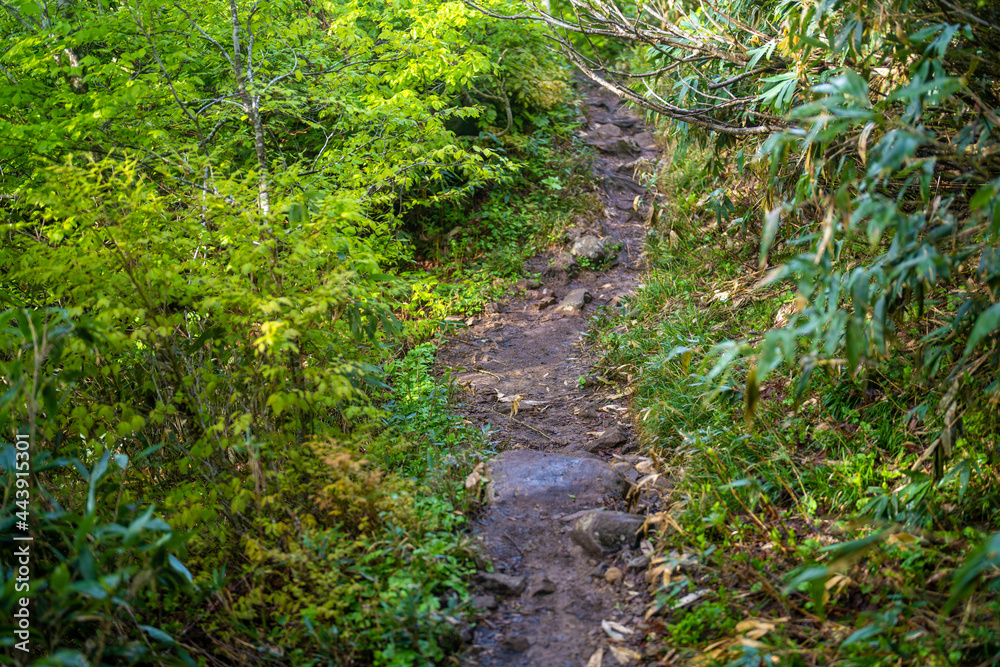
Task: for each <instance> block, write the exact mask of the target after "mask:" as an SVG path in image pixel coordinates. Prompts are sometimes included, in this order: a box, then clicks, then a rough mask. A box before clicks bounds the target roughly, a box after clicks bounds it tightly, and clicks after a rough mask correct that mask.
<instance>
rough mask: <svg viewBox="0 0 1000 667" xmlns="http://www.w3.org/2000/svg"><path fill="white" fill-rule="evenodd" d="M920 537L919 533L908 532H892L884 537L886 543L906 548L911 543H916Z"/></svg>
mask: <svg viewBox="0 0 1000 667" xmlns="http://www.w3.org/2000/svg"><path fill="white" fill-rule="evenodd" d="M921 539H923V538H921V537H920V536H919V535H911V534H910V533H893V534H892V535H890V536H889V537H887V538H886V539H885V543H886V544H896V545H899V546H900V547H902V548H904V549H905V548H906V547H908V546H910V545H911V544H916V543H917V542H919V541H920V540H921Z"/></svg>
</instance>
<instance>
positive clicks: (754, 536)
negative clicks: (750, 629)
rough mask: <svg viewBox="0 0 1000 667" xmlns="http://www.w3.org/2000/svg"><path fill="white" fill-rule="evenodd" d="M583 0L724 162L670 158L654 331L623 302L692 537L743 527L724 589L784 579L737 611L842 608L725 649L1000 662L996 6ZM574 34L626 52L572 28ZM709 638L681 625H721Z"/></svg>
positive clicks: (647, 300)
mask: <svg viewBox="0 0 1000 667" xmlns="http://www.w3.org/2000/svg"><path fill="white" fill-rule="evenodd" d="M557 7H559V6H557ZM560 16H561V17H562V18H561V20H555V19H554V18H550V19H549V21H548V23H549V25H550V26H551V28H552V30H553V31H554V32H556V33H558V34H562V35H566V37H565V39H564V45H565V47H566V49H567V51H568V52H569V54H570V55H571V57H573V58H575V59H576V60H577V61H580V62H582V64H583V65H584V66H585V67H588V68H589V69H590V70H591V72H592V73H593V75H594V76H595V77H596V78H600V79H602V80H603V81H604V82H605V83H606V84H608V85H610V86H612V87H614V88H616V89H618V90H619V91H620V92H621V93H622V94H623V95H625V96H630V97H631V99H633V101H634V102H635V103H636V104H637V105H638V106H644V107H646V108H647V109H649V110H651V111H653V112H656V113H658V114H660V116H661V118H663V119H664V120H665V124H664V127H665V130H666V131H667V132H668V133H669V134H670V135H671V136H672V137H673V138H674V139H675V146H676V147H677V151H678V153H679V154H680V155H683V154H684V151H685V150H687V151H696V150H697V151H705V153H704V155H705V157H706V159H705V163H707V165H708V168H707V169H706V170H705V171H704V173H692V171H691V170H690V169H686V168H685V167H684V166H683V164H684V160H685V159H687V158H682V159H681V160H678V161H677V163H675V165H674V166H672V167H671V168H670V169H668V170H666V171H665V172H663V173H660V174H658V175H657V178H658V185H659V187H660V190H661V192H660V194H661V195H663V197H662V199H663V200H664V202H663V203H662V204H658V208H657V210H656V211H655V215H656V220H657V229H656V234H655V235H654V236H653V237H652V240H651V249H650V255H651V256H652V257H654V258H656V268H655V270H654V274H653V276H652V277H651V279H650V281H649V285H648V286H647V288H646V290H645V291H644V292H643V294H642V295H640V296H639V297H638V299H637V301H636V302H635V303H634V305H633V308H632V309H631V311H630V312H629V313H628V318H631V319H633V320H635V321H636V324H635V325H634V327H633V326H631V325H630V324H629V322H630V319H612V320H611V322H610V324H611V325H616V326H618V328H612V329H610V331H611V332H615V333H612V334H608V335H606V338H605V339H604V341H603V342H604V344H605V345H606V346H607V347H608V362H607V363H608V366H609V367H621V366H624V367H626V368H628V367H629V366H630V365H634V366H635V371H630V372H636V373H638V375H639V376H640V380H639V382H640V389H639V392H638V395H639V396H640V402H641V404H640V406H639V408H640V409H641V410H642V411H643V413H642V414H643V415H644V421H643V428H644V431H645V433H646V435H647V437H648V438H649V440H650V443H651V445H652V447H653V451H655V452H657V453H658V454H660V455H662V456H664V457H667V460H668V461H669V462H670V463H671V464H672V466H676V468H672V470H675V471H676V473H677V474H678V476H680V478H681V479H680V484H679V485H678V489H677V491H676V494H677V498H678V500H680V498H686V499H687V500H686V501H684V502H686V503H687V507H686V510H685V511H684V512H679V516H678V518H677V519H676V521H679V522H680V523H679V524H678V525H682V526H683V527H684V528H685V529H686V530H688V531H690V532H689V533H688V534H687V535H686V536H685V537H684V538H683V541H684V544H685V545H686V546H688V547H689V548H691V547H693V548H696V549H699V550H701V551H702V552H703V553H705V554H706V557H708V556H707V554H709V553H711V552H712V549H714V548H716V547H722V548H721V549H720V550H719V551H718V552H715V554H714V555H712V556H711V557H710V558H709V560H711V561H712V562H713V563H715V564H718V565H719V566H720V569H721V571H722V572H721V573H720V575H719V579H716V580H715V581H713V582H712V584H713V585H714V586H719V585H722V586H724V587H733V588H743V587H746V586H748V584H747V583H746V582H747V581H748V580H749V581H750V582H751V583H753V584H754V588H753V589H751V590H750V591H749V592H748V591H744V593H746V594H747V595H758V594H760V595H763V596H766V597H765V601H764V602H761V603H760V604H759V605H757V606H756V608H755V606H753V605H746V604H743V603H741V602H739V598H737V597H729V598H727V597H726V593H725V591H723V592H722V593H720V596H721V597H722V598H723V599H722V600H721V602H723V603H724V606H725V607H728V609H729V610H730V613H731V614H733V616H734V618H737V619H738V618H740V617H741V616H743V617H747V616H750V617H753V616H756V615H757V614H760V615H761V616H762V617H763V618H765V619H766V618H768V617H770V618H771V619H772V620H773V619H776V618H778V617H781V618H784V619H785V620H783V621H781V622H778V621H775V623H774V624H773V627H772V630H773V628H775V627H778V626H781V625H782V623H785V622H787V618H786V617H787V616H789V615H791V616H792V617H795V618H800V619H802V618H806V619H809V621H808V622H810V623H814V624H817V627H819V628H820V629H821V631H820V632H818V633H816V634H815V635H814V636H813V637H805V636H802V635H799V634H796V631H795V630H794V629H793V628H792V626H789V627H788V628H785V629H783V630H782V631H781V632H780V635H781V636H780V637H771V638H769V640H767V641H765V642H764V643H763V644H762V643H761V642H756V643H754V642H753V641H749V640H747V638H746V637H743V641H742V643H741V642H738V641H736V639H733V641H732V642H730V643H728V644H727V643H726V642H725V641H723V642H722V643H721V644H717V645H712V646H713V647H714V648H713V649H712V650H711V651H709V652H708V653H709V654H710V655H707V658H709V659H711V660H717V661H721V662H730V661H732V662H731V664H770V663H767V662H766V660H769V658H766V657H765V656H766V655H767V654H768V652H769V651H773V655H774V656H776V657H778V658H780V660H781V663H782V664H785V663H786V662H789V661H790V662H791V663H792V664H798V663H797V662H796V661H797V660H800V659H801V660H804V662H805V663H807V664H809V663H810V662H812V664H832V663H838V664H914V665H916V664H920V665H924V664H979V663H981V662H983V661H984V660H986V661H987V663H988V662H989V660H988V659H992V660H995V655H996V651H997V645H996V639H995V638H996V632H997V628H996V625H995V622H994V621H993V620H991V619H994V618H995V614H996V605H997V602H996V597H995V591H996V579H995V575H994V573H995V569H996V567H997V565H998V563H1000V561H998V560H997V559H998V552H997V551H996V541H997V538H996V535H994V536H992V537H986V534H988V533H990V532H993V531H996V530H997V529H998V528H1000V524H998V523H997V520H996V516H995V511H994V510H995V507H996V503H997V501H998V499H1000V488H998V486H997V476H996V473H997V464H998V459H997V450H996V442H997V437H998V423H997V420H996V415H997V411H996V406H997V401H998V399H1000V393H998V391H1000V384H998V383H997V372H998V370H1000V345H998V342H1000V303H998V296H1000V291H998V287H1000V283H998V282H997V281H998V276H1000V175H998V174H1000V162H998V161H997V153H996V151H997V146H998V145H1000V116H998V113H997V108H998V107H1000V88H998V76H1000V70H998V69H997V63H1000V20H998V18H1000V16H998V14H997V11H996V7H995V6H994V4H993V3H984V2H978V3H977V2H975V1H971V0H970V1H957V2H921V1H919V0H916V1H915V0H888V1H884V2H883V1H871V2H866V1H863V0H857V1H854V0H829V1H825V2H824V1H821V2H805V1H798V0H785V1H782V2H772V3H764V4H760V3H746V2H740V1H738V0H734V1H731V2H722V3H701V2H698V3H689V2H670V3H654V4H651V5H643V6H642V10H641V11H639V12H638V13H636V12H635V8H634V7H632V8H630V7H619V6H618V5H616V4H614V3H604V2H599V1H596V0H594V1H592V2H588V3H584V4H581V5H578V6H576V7H575V9H574V11H572V12H570V11H568V10H567V11H566V12H563V13H562V14H560ZM560 23H561V24H562V25H560ZM573 31H576V32H578V33H579V32H582V33H592V34H598V35H601V36H603V37H605V38H607V39H610V40H612V41H613V42H614V43H615V48H614V49H610V50H608V51H607V52H606V53H601V52H600V51H599V50H598V51H596V52H595V51H594V50H592V49H590V48H589V46H588V49H583V48H575V47H574V44H579V43H580V42H579V40H578V39H576V38H574V37H573V35H572V33H573ZM574 39H576V41H574ZM623 44H624V45H625V47H626V48H625V49H624V50H623V49H622V45H623ZM585 58H589V62H588V61H585V60H584V59H585ZM706 257H707V258H711V259H710V260H708V259H706ZM706 262H710V263H711V264H712V270H713V274H712V278H711V280H710V281H705V280H701V279H699V278H697V277H696V275H697V273H698V272H699V270H700V267H701V266H703V265H704V264H705V263H706ZM776 315H777V316H778V317H777V318H776ZM623 330H624V331H623ZM709 400H714V402H713V403H708V402H707V401H709ZM849 517H850V518H855V519H860V522H859V523H855V524H851V525H843V524H841V525H837V524H835V523H834V522H833V521H831V519H837V518H849ZM733 522H738V523H741V524H743V525H742V526H741V527H736V526H734V525H733ZM854 538H856V539H854ZM834 540H838V541H839V540H846V541H845V542H844V544H842V545H840V546H826V547H824V548H821V547H823V545H824V544H829V542H831V541H834ZM977 544H981V545H982V546H977ZM748 577H749V579H748ZM782 577H784V582H781V581H780V578H782ZM845 577H846V578H845ZM694 585H696V584H695V583H692V582H691V581H690V580H689V581H688V582H687V583H684V584H682V585H676V584H675V585H674V586H673V588H672V589H671V590H669V591H665V593H668V595H667V598H666V599H665V600H664V607H665V608H666V607H667V604H668V602H669V599H672V598H673V596H674V595H680V594H682V593H684V592H686V591H685V587H686V586H694ZM698 585H701V586H704V585H709V582H707V581H701V582H698ZM783 588H784V589H785V593H786V594H787V597H782V596H780V595H778V592H779V591H780V590H781V589H783ZM977 589H978V592H977ZM806 594H808V595H806ZM838 596H839V600H838V599H837V598H838ZM970 596H972V597H970ZM708 608H712V609H715V610H716V611H717V609H718V607H717V606H712V605H709V607H706V609H708ZM762 612H763V613H762ZM692 613H694V612H692ZM713 613H714V612H713ZM827 613H829V617H827V616H826V615H827ZM930 617H934V618H935V619H936V620H935V621H933V629H927V628H928V626H927V625H925V623H931V622H930V621H928V620H927V619H928V618H930ZM972 619H977V620H975V621H973V620H972ZM675 620H676V619H675ZM704 620H705V622H706V623H707V622H708V620H709V619H708V618H707V617H706V619H704ZM695 625H697V624H695ZM713 625H715V624H714V623H713ZM718 626H719V628H726V627H727V626H726V624H725V623H719V624H718ZM854 630H856V631H857V632H854ZM766 632H771V630H767V631H766ZM737 634H738V633H737ZM773 634H778V633H773ZM709 635H711V636H708V635H706V636H698V637H684V638H678V637H676V636H675V637H674V638H673V639H674V640H675V641H676V642H677V644H678V645H679V646H683V647H686V648H691V647H699V648H703V647H704V646H705V645H706V644H710V643H711V641H712V640H713V639H716V640H721V639H724V638H725V630H723V629H719V630H718V632H717V633H715V634H714V635H713V634H712V633H709ZM949 635H950V638H948V639H944V637H946V636H949ZM803 652H804V653H805V654H806V655H809V656H811V657H807V658H802V657H801V655H802V654H803ZM737 654H738V656H737ZM761 661H765V662H761ZM984 664H986V663H984Z"/></svg>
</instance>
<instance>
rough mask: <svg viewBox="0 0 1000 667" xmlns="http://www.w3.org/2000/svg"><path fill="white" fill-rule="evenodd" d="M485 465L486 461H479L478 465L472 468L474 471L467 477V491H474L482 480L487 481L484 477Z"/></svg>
mask: <svg viewBox="0 0 1000 667" xmlns="http://www.w3.org/2000/svg"><path fill="white" fill-rule="evenodd" d="M485 465H486V464H484V463H479V464H478V465H476V467H475V468H473V469H472V472H470V473H469V476H468V477H466V478H465V490H466V491H472V490H473V489H475V488H476V487H477V486H479V483H480V482H483V481H486V478H485V477H483V475H482V472H483V467H484V466H485Z"/></svg>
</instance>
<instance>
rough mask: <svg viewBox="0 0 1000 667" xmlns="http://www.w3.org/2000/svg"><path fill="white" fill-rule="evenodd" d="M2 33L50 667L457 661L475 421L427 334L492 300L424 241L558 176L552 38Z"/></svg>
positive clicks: (15, 305)
mask: <svg viewBox="0 0 1000 667" xmlns="http://www.w3.org/2000/svg"><path fill="white" fill-rule="evenodd" d="M0 35H2V38H0V43H2V44H3V46H2V51H0V136H3V141H2V142H0V165H2V168H0V211H2V214H3V220H2V228H0V234H2V242H0V276H2V278H0V300H2V302H3V305H4V307H5V308H6V309H7V310H5V311H4V314H3V316H2V317H0V369H2V373H0V374H2V377H3V379H4V388H3V391H2V392H0V393H2V396H0V408H2V411H0V432H2V434H3V435H2V440H3V441H4V442H7V443H11V442H13V439H14V436H15V434H16V433H28V434H30V436H31V441H32V465H33V470H32V477H31V479H32V495H31V497H32V500H31V504H30V507H29V514H30V517H31V521H30V523H31V533H32V535H33V536H34V539H35V541H34V543H33V544H34V547H33V549H34V550H33V559H34V560H33V563H32V567H33V572H32V591H31V597H32V600H33V614H34V616H33V623H32V627H31V631H32V637H31V644H32V646H33V648H34V651H33V653H32V654H31V655H30V656H28V657H27V660H28V661H29V662H30V661H31V660H36V661H39V662H38V664H53V663H55V664H84V663H85V662H86V663H88V664H93V665H98V664H142V663H144V664H165V663H172V664H181V663H186V664H194V663H201V664H243V663H259V662H278V663H284V664H296V665H300V664H335V665H349V664H356V663H357V664H371V663H373V662H374V663H376V664H400V665H403V664H406V665H409V664H431V663H434V662H438V661H440V660H441V659H443V657H444V656H445V654H446V652H447V651H448V650H450V649H451V648H452V647H454V646H455V645H456V643H457V632H458V630H457V627H458V621H457V620H456V619H457V618H459V617H460V616H461V615H462V614H463V613H464V609H465V608H464V606H463V605H464V600H465V598H466V597H467V594H466V591H465V585H464V583H463V577H464V575H465V573H466V571H467V568H468V567H469V562H470V560H469V559H470V552H469V551H468V550H467V549H466V547H465V545H464V543H463V538H462V537H461V535H460V534H459V532H458V530H457V528H458V527H460V525H461V524H462V523H463V521H464V515H463V507H464V502H465V501H464V500H463V496H462V493H461V491H462V489H461V486H460V485H459V484H458V482H457V481H456V480H458V479H464V476H463V474H467V472H468V470H469V469H470V468H471V466H472V465H474V464H475V461H469V460H468V457H470V456H473V454H471V453H464V454H463V453H462V452H460V451H458V448H457V445H458V443H459V442H463V441H470V440H472V441H474V440H475V438H476V437H477V435H476V433H473V432H468V431H467V430H466V429H465V427H463V426H462V425H461V424H459V423H457V422H456V421H455V420H454V419H453V418H451V417H449V416H448V415H447V410H446V395H447V387H446V386H444V385H441V384H439V383H438V382H437V381H435V380H433V379H432V378H430V376H429V375H428V364H429V361H430V359H431V358H432V356H433V351H432V350H431V349H429V348H426V347H417V348H414V349H412V350H410V351H409V353H407V349H409V347H410V346H411V345H412V343H413V342H414V339H415V338H416V337H417V336H418V335H422V334H423V333H426V330H427V327H426V326H424V325H423V324H422V323H421V318H423V317H425V316H426V315H428V314H429V315H432V316H435V317H440V316H442V315H444V314H447V313H448V312H449V309H454V308H459V307H462V308H470V307H475V306H476V305H477V301H476V299H475V297H473V298H471V299H468V300H465V301H463V302H462V303H456V302H455V300H454V299H453V296H454V294H453V291H452V292H449V291H448V290H446V289H444V288H442V287H441V286H440V285H438V284H437V281H436V280H435V279H433V278H432V277H430V276H426V275H422V274H419V273H416V272H413V271H412V262H413V259H414V244H413V243H412V242H411V239H412V238H413V237H414V236H419V234H420V233H422V230H423V229H431V230H433V231H435V232H439V231H441V230H440V225H439V224H438V223H437V218H439V217H444V216H446V215H448V213H447V211H448V210H450V209H449V207H454V206H457V205H459V203H462V202H465V203H469V202H471V201H472V197H473V195H474V194H475V193H476V192H478V191H479V190H477V188H483V187H486V186H490V187H494V186H495V185H496V184H497V183H505V182H510V183H513V184H515V185H516V184H517V182H518V179H519V178H520V176H519V169H520V168H521V164H520V163H521V160H522V159H524V160H530V161H532V164H534V165H536V167H535V168H539V169H542V168H543V167H541V166H538V165H543V164H544V163H545V162H546V160H547V159H548V157H547V156H545V155H543V156H536V157H532V156H530V155H528V154H527V153H526V152H525V151H524V147H525V144H526V140H525V139H524V137H523V135H522V133H523V132H524V131H525V130H526V129H528V128H533V127H536V125H538V124H539V123H540V120H541V117H540V114H541V112H543V111H545V110H546V109H550V108H552V107H554V106H556V105H558V104H560V103H562V102H563V101H564V97H565V85H564V83H563V79H564V74H563V72H562V70H561V69H560V67H559V66H558V64H557V63H555V61H554V60H553V59H552V58H551V56H548V55H546V52H545V51H544V50H543V49H541V48H540V45H541V43H542V37H541V35H540V33H539V31H538V30H536V29H534V28H532V27H530V26H527V27H522V26H515V25H511V24H508V23H502V22H496V21H494V20H492V19H488V18H486V17H484V16H482V15H481V14H479V13H477V12H474V11H472V10H470V9H468V8H466V7H465V6H463V5H462V4H460V3H455V2H425V3H409V2H396V3H388V4H385V3H383V4H377V3H376V4H371V3H364V2H338V1H331V2H328V1H324V2H309V1H297V0H283V1H275V2H266V3H251V2H242V1H237V0H233V1H232V2H228V3H206V2H201V3H198V2H188V1H184V2H132V3H129V2H117V1H114V0H112V1H111V2H108V1H106V0H105V1H102V0H86V1H84V0H79V1H76V2H61V3H44V2H42V3H37V2H28V1H19V0H15V1H13V2H6V1H5V2H2V3H0ZM458 133H461V136H460V135H459V134H458ZM546 136H550V137H551V136H555V135H554V133H553V131H552V130H551V128H550V129H548V130H546V129H545V128H542V130H541V131H540V133H539V137H540V138H543V137H546ZM425 217H426V218H427V219H424V218H425ZM404 223H405V227H404ZM533 231H537V230H532V229H526V230H522V233H521V234H519V235H516V238H515V237H512V238H501V235H498V234H494V235H493V237H496V238H501V240H503V241H506V242H509V243H512V242H514V241H521V240H523V233H527V232H533ZM504 233H507V232H506V230H504ZM480 236H487V235H480ZM476 289H478V288H476ZM476 289H473V288H471V287H470V288H469V289H468V291H469V292H473V293H475V292H476ZM481 298H482V297H480V301H479V302H478V303H481ZM4 447H5V448H4V449H3V454H2V458H0V461H2V468H3V470H4V473H5V477H4V487H3V488H4V497H3V501H4V504H3V512H2V514H0V527H2V528H3V533H4V535H5V538H6V536H9V535H10V533H11V532H12V530H13V525H14V522H15V521H16V520H17V518H18V517H17V512H21V511H25V510H24V508H23V507H21V506H19V505H18V503H17V499H18V497H17V495H16V485H15V472H14V470H15V467H14V461H15V453H14V450H13V448H12V446H11V445H5V446H4ZM11 544H12V543H11V542H9V541H6V542H4V549H5V552H4V561H3V567H2V568H0V581H2V582H3V593H2V598H0V611H2V612H3V614H2V615H3V620H2V621H0V623H2V624H3V625H2V628H0V630H2V635H3V638H4V639H3V641H4V642H9V643H12V635H11V633H10V632H9V630H10V627H9V625H8V623H10V619H11V618H12V617H11V612H12V611H13V609H14V605H15V604H17V602H16V600H17V598H18V597H19V596H20V595H19V594H17V593H15V590H14V585H15V580H14V578H13V572H14V569H13V566H12V564H11V563H10V562H9V561H8V560H7V558H8V552H11V551H12V547H11ZM6 650H8V651H11V655H13V656H15V657H17V658H19V659H22V660H23V659H25V656H23V654H18V653H16V652H14V651H13V649H12V648H11V647H10V646H9V645H8V648H7V649H6Z"/></svg>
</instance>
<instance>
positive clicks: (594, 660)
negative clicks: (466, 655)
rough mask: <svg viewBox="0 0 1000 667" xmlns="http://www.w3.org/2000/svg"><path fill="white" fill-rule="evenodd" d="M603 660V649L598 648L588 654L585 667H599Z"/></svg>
mask: <svg viewBox="0 0 1000 667" xmlns="http://www.w3.org/2000/svg"><path fill="white" fill-rule="evenodd" d="M603 661H604V649H603V648H599V649H597V650H596V651H594V654H593V655H592V656H590V660H588V661H587V667H601V663H602V662H603Z"/></svg>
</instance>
